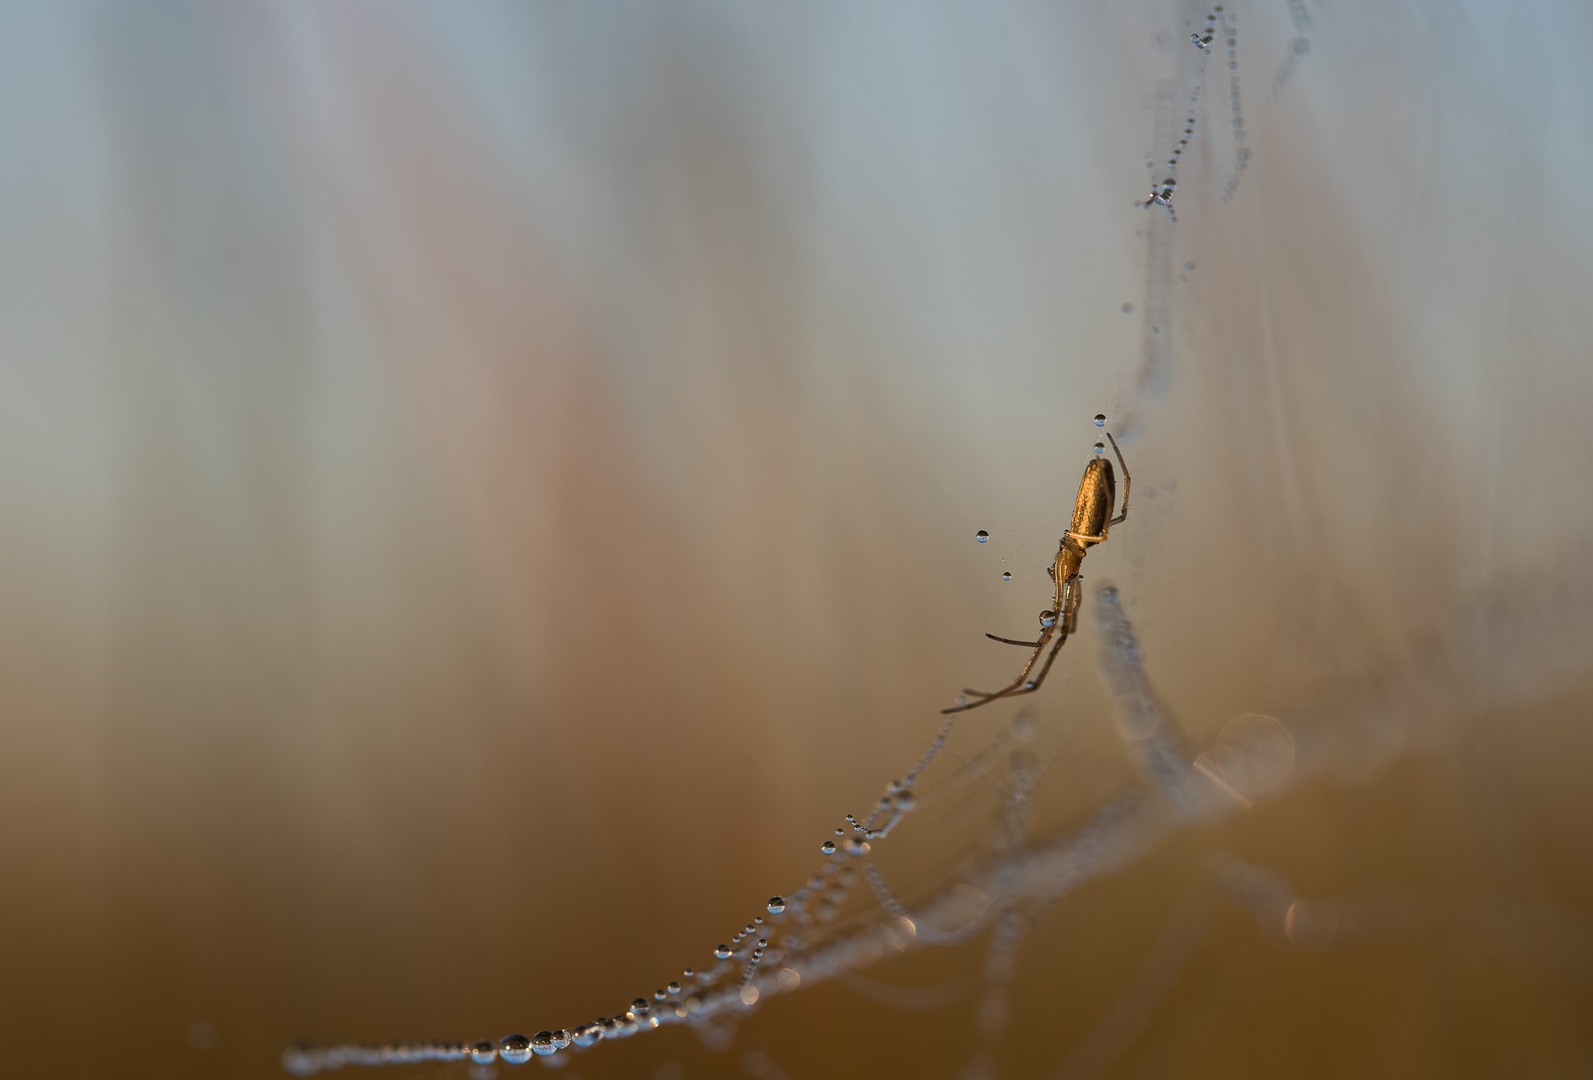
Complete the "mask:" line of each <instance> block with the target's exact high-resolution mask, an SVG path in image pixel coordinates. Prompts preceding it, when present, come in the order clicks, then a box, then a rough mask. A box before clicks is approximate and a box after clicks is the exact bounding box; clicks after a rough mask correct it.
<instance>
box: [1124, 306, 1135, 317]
mask: <svg viewBox="0 0 1593 1080" xmlns="http://www.w3.org/2000/svg"><path fill="white" fill-rule="evenodd" d="M1123 314H1124V315H1132V314H1134V305H1133V304H1124V305H1123Z"/></svg>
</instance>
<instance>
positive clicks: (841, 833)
mask: <svg viewBox="0 0 1593 1080" xmlns="http://www.w3.org/2000/svg"><path fill="white" fill-rule="evenodd" d="M835 835H836V836H845V835H846V830H845V829H836V830H835Z"/></svg>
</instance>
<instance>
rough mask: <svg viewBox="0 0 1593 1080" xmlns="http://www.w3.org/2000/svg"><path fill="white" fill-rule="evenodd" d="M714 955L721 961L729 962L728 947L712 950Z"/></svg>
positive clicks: (722, 946) (721, 946) (723, 946)
mask: <svg viewBox="0 0 1593 1080" xmlns="http://www.w3.org/2000/svg"><path fill="white" fill-rule="evenodd" d="M714 955H715V956H717V957H718V958H719V959H721V960H729V959H730V946H729V945H720V946H719V947H718V948H717V949H715V950H714Z"/></svg>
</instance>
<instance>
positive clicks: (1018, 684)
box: [940, 619, 1066, 715]
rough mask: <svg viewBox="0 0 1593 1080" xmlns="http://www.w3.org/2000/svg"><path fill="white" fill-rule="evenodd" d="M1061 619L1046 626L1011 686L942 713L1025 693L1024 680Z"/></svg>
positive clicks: (1053, 652) (1037, 660) (975, 707)
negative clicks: (1027, 660)
mask: <svg viewBox="0 0 1593 1080" xmlns="http://www.w3.org/2000/svg"><path fill="white" fill-rule="evenodd" d="M1060 621H1061V620H1060V619H1059V620H1058V623H1057V624H1056V625H1052V626H1048V627H1046V628H1045V630H1044V631H1043V632H1042V633H1041V634H1040V640H1039V641H1037V642H1035V646H1034V655H1033V656H1031V657H1029V662H1028V663H1027V664H1024V665H1023V671H1022V673H1021V674H1019V675H1018V677H1017V678H1016V679H1014V680H1013V681H1012V685H1011V686H1008V687H1007V688H1005V689H1004V690H997V691H995V692H994V693H990V694H980V695H979V700H978V701H970V702H968V703H967V704H965V705H953V706H952V707H951V708H949V709H941V710H940V711H941V714H942V715H947V714H950V713H959V712H967V711H968V710H969V709H977V708H978V707H979V706H981V705H988V704H990V703H991V702H992V701H995V700H997V699H998V698H1004V697H1008V696H1010V695H1012V694H1014V693H1023V692H1025V691H1024V690H1023V689H1022V688H1023V683H1024V680H1025V679H1027V678H1028V677H1029V672H1031V671H1033V670H1034V665H1035V664H1036V663H1037V662H1039V659H1040V654H1041V653H1043V652H1044V651H1045V645H1046V642H1048V641H1050V640H1051V635H1053V634H1055V633H1056V632H1057V625H1060ZM1065 634H1066V631H1064V635H1065ZM1051 656H1052V657H1053V658H1055V656H1056V650H1054V649H1053V650H1052V652H1051ZM1050 666H1051V665H1050V664H1047V665H1046V668H1047V669H1049V668H1050Z"/></svg>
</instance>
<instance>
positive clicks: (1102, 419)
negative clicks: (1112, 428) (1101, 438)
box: [1095, 412, 1106, 427]
mask: <svg viewBox="0 0 1593 1080" xmlns="http://www.w3.org/2000/svg"><path fill="white" fill-rule="evenodd" d="M1095 426H1096V427H1105V426H1106V414H1105V413H1103V412H1098V413H1096V414H1095Z"/></svg>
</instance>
